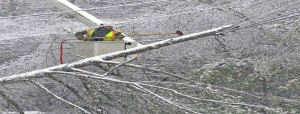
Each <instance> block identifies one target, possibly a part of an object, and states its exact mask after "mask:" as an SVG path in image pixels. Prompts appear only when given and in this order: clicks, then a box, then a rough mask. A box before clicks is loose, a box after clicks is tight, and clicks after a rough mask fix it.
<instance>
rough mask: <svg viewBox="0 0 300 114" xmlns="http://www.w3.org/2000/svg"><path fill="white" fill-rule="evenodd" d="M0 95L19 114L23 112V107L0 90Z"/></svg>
mask: <svg viewBox="0 0 300 114" xmlns="http://www.w3.org/2000/svg"><path fill="white" fill-rule="evenodd" d="M0 95H1V96H2V97H3V98H4V99H5V100H6V101H7V102H8V103H10V104H12V105H13V106H14V107H15V108H16V110H17V111H18V112H19V113H20V114H25V113H24V111H23V109H22V108H21V107H20V106H19V105H18V103H16V102H15V101H14V100H12V99H10V98H9V97H8V96H7V95H6V94H5V93H4V92H3V91H1V90H0Z"/></svg>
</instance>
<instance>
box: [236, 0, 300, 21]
mask: <svg viewBox="0 0 300 114" xmlns="http://www.w3.org/2000/svg"><path fill="white" fill-rule="evenodd" d="M280 2H282V1H279V2H276V3H275V4H277V3H280ZM298 2H300V1H296V2H293V3H290V4H288V5H285V6H283V7H279V8H276V9H274V10H272V11H270V12H267V13H265V14H262V15H260V16H258V17H255V18H252V19H249V20H247V19H244V20H241V21H240V22H238V23H236V24H234V26H237V25H239V24H241V23H245V22H249V21H251V20H254V19H259V18H261V17H263V16H266V15H268V14H271V13H274V12H276V11H279V10H280V9H282V8H285V7H288V6H291V5H294V4H296V3H298Z"/></svg>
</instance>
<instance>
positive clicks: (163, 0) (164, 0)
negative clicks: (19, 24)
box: [0, 0, 168, 19]
mask: <svg viewBox="0 0 300 114" xmlns="http://www.w3.org/2000/svg"><path fill="white" fill-rule="evenodd" d="M155 2H168V0H160V1H150V2H141V3H134V4H125V5H122V4H121V5H116V6H107V7H99V8H89V9H82V10H75V11H60V12H49V13H41V14H28V15H19V16H7V17H0V19H8V18H17V17H31V16H43V15H52V14H62V13H69V12H78V11H91V10H99V9H105V8H114V7H124V6H137V5H142V4H150V3H155Z"/></svg>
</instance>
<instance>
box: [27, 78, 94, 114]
mask: <svg viewBox="0 0 300 114" xmlns="http://www.w3.org/2000/svg"><path fill="white" fill-rule="evenodd" d="M30 82H32V83H33V84H35V85H37V86H38V87H40V88H41V89H43V90H45V91H46V92H47V93H49V94H50V95H52V96H53V97H55V98H56V99H58V100H61V101H63V102H65V103H67V104H69V105H71V106H74V107H76V108H78V109H79V110H81V111H83V112H85V113H86V114H92V113H90V112H89V111H87V110H85V109H84V108H82V107H80V106H78V105H76V104H74V103H71V102H69V101H67V100H65V99H63V98H61V97H59V96H57V95H55V94H54V93H52V92H51V91H50V90H49V89H47V88H46V87H45V86H43V85H42V84H40V83H38V82H34V81H30Z"/></svg>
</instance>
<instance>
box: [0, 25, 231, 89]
mask: <svg viewBox="0 0 300 114" xmlns="http://www.w3.org/2000/svg"><path fill="white" fill-rule="evenodd" d="M230 27H231V25H227V26H222V27H219V28H214V29H211V30H207V31H203V32H200V33H194V34H190V35H185V36H181V37H177V38H172V39H168V40H164V41H160V42H156V43H151V44H148V45H142V46H139V47H135V48H131V49H128V50H123V51H118V52H114V53H109V54H104V55H100V56H95V57H91V58H86V59H83V60H80V61H76V62H73V63H69V64H62V65H58V66H54V67H49V68H45V69H42V70H35V71H31V72H27V73H23V74H16V75H12V76H6V77H3V78H0V83H8V82H11V81H15V80H20V79H28V78H40V77H42V76H44V74H45V73H47V72H49V71H57V70H62V69H63V68H66V67H69V68H70V67H75V68H77V67H83V66H89V65H91V64H92V63H94V62H97V61H101V60H112V59H115V58H119V57H124V56H128V55H132V54H136V53H140V52H145V51H149V50H153V49H158V48H160V47H165V46H169V45H172V44H176V43H180V42H185V41H188V40H194V39H197V38H202V37H206V36H211V35H215V34H216V33H219V32H220V31H222V30H224V29H227V28H230Z"/></svg>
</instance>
